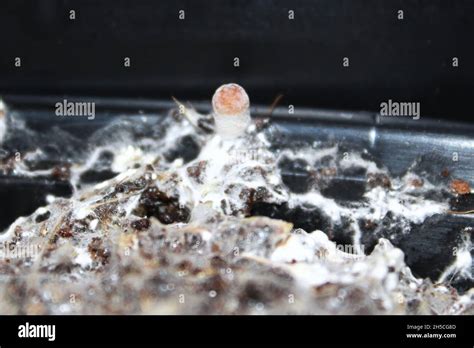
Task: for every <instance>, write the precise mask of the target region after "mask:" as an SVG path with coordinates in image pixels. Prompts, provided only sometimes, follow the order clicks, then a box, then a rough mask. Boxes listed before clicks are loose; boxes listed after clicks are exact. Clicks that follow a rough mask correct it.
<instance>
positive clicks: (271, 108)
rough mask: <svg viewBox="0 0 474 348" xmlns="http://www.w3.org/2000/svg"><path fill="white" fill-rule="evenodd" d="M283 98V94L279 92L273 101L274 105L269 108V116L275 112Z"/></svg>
mask: <svg viewBox="0 0 474 348" xmlns="http://www.w3.org/2000/svg"><path fill="white" fill-rule="evenodd" d="M282 98H283V94H281V93H280V94H278V95H277V96H276V98H275V100H274V101H273V103H272V105H270V109H269V110H268V117H270V116H271V115H272V113H273V110H275V108H276V106H277V105H278V103H279V102H280V100H281V99H282Z"/></svg>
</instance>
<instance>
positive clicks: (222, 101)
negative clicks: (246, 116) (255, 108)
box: [212, 83, 250, 115]
mask: <svg viewBox="0 0 474 348" xmlns="http://www.w3.org/2000/svg"><path fill="white" fill-rule="evenodd" d="M249 105H250V101H249V96H248V95H247V93H246V92H245V89H243V88H242V87H241V86H239V85H238V84H236V83H229V84H226V85H222V86H220V87H219V88H218V89H217V90H216V91H215V93H214V96H213V97H212V107H213V109H214V112H215V113H216V114H217V115H240V114H243V113H244V112H246V111H247V110H248V108H249Z"/></svg>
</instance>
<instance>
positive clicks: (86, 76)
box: [0, 0, 474, 120]
mask: <svg viewBox="0 0 474 348" xmlns="http://www.w3.org/2000/svg"><path fill="white" fill-rule="evenodd" d="M71 9H73V10H75V11H76V19H75V20H69V10H71ZM180 9H184V10H185V11H186V19H185V20H184V21H180V20H178V11H179V10H180ZM289 9H293V10H294V11H295V20H293V21H290V20H288V10H289ZM399 9H401V10H403V11H404V17H405V19H404V20H402V21H400V20H398V19H397V11H398V10H399ZM0 31H1V40H2V41H1V47H2V48H1V55H0V93H1V94H12V93H13V94H39V95H48V94H68V95H86V96H94V95H102V96H124V97H143V98H164V99H169V98H170V97H171V95H174V96H176V97H178V98H180V99H184V100H186V99H191V100H192V99H203V98H206V99H207V98H210V96H211V95H212V93H213V91H214V89H215V88H216V87H217V86H218V85H220V84H221V83H224V82H229V81H235V82H238V83H240V84H242V85H243V86H244V87H245V88H246V89H247V90H248V92H249V94H250V96H251V99H252V101H253V102H258V103H263V104H271V103H272V101H273V99H274V98H275V97H276V96H277V95H278V94H279V93H282V94H284V96H285V98H284V99H283V100H282V104H283V105H285V104H294V105H305V106H312V107H320V108H334V109H347V110H373V111H379V109H380V107H379V105H380V103H381V102H382V101H386V100H388V99H392V100H394V101H415V102H420V103H421V114H422V117H425V116H431V117H440V118H441V117H442V118H447V119H450V120H451V119H463V120H469V118H470V116H471V112H472V110H471V109H472V106H471V105H472V102H473V101H474V98H473V97H474V67H473V64H474V48H473V46H474V42H473V39H472V38H473V36H474V1H472V0H456V1H442V0H404V1H402V0H399V1H392V0H390V1H381V0H324V1H323V0H313V1H310V0H276V1H270V0H254V1H248V0H241V1H236V0H219V1H218V0H207V1H196V0H194V1H192V0H186V1H183V0H173V1H172V0H160V1H152V0H135V1H131V0H129V1H124V0H115V1H93V0H81V1H79V0H76V1H71V0H41V1H33V0H32V1H20V0H8V1H5V0H2V1H1V3H0ZM17 56H19V57H21V58H22V67H21V68H15V67H14V58H15V57H17ZM236 56H238V57H239V58H240V67H239V68H235V67H234V66H233V58H234V57H236ZM124 57H130V58H131V64H132V66H131V67H130V68H125V67H124V66H123V58H124ZM343 57H349V58H350V67H349V68H344V67H343V66H342V59H343ZM452 57H458V58H459V64H460V65H459V67H458V68H453V67H452V65H451V62H452Z"/></svg>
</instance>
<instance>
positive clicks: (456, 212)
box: [448, 209, 474, 215]
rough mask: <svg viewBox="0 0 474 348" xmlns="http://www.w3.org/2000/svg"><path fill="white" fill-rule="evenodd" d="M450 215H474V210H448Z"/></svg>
mask: <svg viewBox="0 0 474 348" xmlns="http://www.w3.org/2000/svg"><path fill="white" fill-rule="evenodd" d="M448 213H449V214H458V215H462V214H474V209H473V210H464V211H454V210H448Z"/></svg>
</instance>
